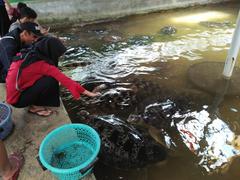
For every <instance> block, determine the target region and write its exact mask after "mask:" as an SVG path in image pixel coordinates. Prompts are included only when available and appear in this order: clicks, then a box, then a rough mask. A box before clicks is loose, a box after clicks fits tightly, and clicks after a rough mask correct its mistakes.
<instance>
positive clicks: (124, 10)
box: [28, 0, 236, 25]
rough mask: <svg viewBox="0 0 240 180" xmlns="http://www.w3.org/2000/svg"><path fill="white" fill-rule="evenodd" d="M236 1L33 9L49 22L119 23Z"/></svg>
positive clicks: (135, 0)
mask: <svg viewBox="0 0 240 180" xmlns="http://www.w3.org/2000/svg"><path fill="white" fill-rule="evenodd" d="M230 1H231V2H233V1H236V0H131V1H129V0H101V1H99V0H87V1H86V0H68V1H65V0H34V1H29V2H28V4H29V6H30V7H32V8H34V9H35V10H36V11H37V13H38V14H39V19H40V20H41V21H45V22H52V23H56V22H59V21H62V23H64V25H65V23H68V22H69V21H75V22H88V21H99V20H102V19H116V18H119V17H123V16H128V15H134V14H143V13H149V12H156V11H160V10H168V9H174V8H183V7H189V6H194V5H204V4H213V3H221V2H230Z"/></svg>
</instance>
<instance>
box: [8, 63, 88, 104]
mask: <svg viewBox="0 0 240 180" xmlns="http://www.w3.org/2000/svg"><path fill="white" fill-rule="evenodd" d="M22 62H23V60H19V61H14V62H12V64H11V66H10V68H9V71H8V75H7V78H6V90H7V103H9V104H15V103H17V101H18V99H19V97H20V95H21V92H20V91H19V90H17V89H16V76H17V73H18V69H19V67H20V65H21V64H22ZM43 76H51V77H53V78H55V79H56V80H57V81H59V82H60V84H61V85H63V86H64V87H66V88H67V89H68V90H69V91H70V92H71V93H72V95H73V97H74V98H75V99H78V98H79V97H80V94H81V93H83V92H84V91H85V89H84V88H83V87H82V86H81V85H80V84H78V83H77V82H75V81H73V80H71V79H70V78H69V77H67V76H65V75H64V74H63V73H62V72H61V71H60V70H59V69H58V68H57V67H55V66H53V65H50V64H48V63H46V62H45V61H37V62H35V63H32V64H30V65H29V66H28V67H26V68H24V69H22V73H21V75H20V76H19V78H18V87H19V88H20V89H21V90H25V89H27V88H29V87H31V86H32V85H33V84H34V83H35V82H36V81H37V80H38V79H40V78H41V77H43Z"/></svg>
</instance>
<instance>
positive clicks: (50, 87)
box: [13, 76, 60, 108]
mask: <svg viewBox="0 0 240 180" xmlns="http://www.w3.org/2000/svg"><path fill="white" fill-rule="evenodd" d="M31 105H35V106H52V107H58V106H60V97H59V83H58V81H57V80H55V79H54V78H52V77H49V76H44V77H42V78H40V79H39V80H37V81H36V82H35V83H34V85H33V86H31V87H29V88H27V89H26V90H24V91H23V92H21V95H20V97H19V99H18V102H17V103H16V104H13V106H15V107H18V108H23V107H27V106H31Z"/></svg>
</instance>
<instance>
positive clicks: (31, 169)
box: [0, 84, 95, 180]
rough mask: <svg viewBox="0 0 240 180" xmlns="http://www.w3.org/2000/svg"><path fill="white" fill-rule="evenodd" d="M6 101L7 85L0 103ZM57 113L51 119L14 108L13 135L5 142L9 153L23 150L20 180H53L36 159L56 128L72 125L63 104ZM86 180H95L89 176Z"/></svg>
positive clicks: (1, 86) (1, 91)
mask: <svg viewBox="0 0 240 180" xmlns="http://www.w3.org/2000/svg"><path fill="white" fill-rule="evenodd" d="M4 100H5V84H0V101H4ZM55 110H56V113H54V114H53V115H51V116H49V117H39V116H37V115H34V114H30V113H28V112H27V109H19V108H13V114H12V118H13V121H14V124H15V129H14V131H13V134H12V135H11V136H9V137H8V138H7V139H6V140H5V141H4V143H5V145H6V147H7V150H8V153H11V152H13V151H16V150H21V152H23V154H24V157H25V165H24V167H23V169H22V171H21V173H20V176H19V179H20V180H28V179H34V180H45V179H46V180H53V179H55V178H54V177H53V175H52V174H51V173H49V171H43V170H42V168H41V166H40V165H39V163H38V161H37V159H36V157H37V156H38V148H39V146H40V144H41V141H42V140H43V139H44V137H45V136H46V135H47V134H48V133H49V132H50V131H51V130H53V129H54V128H56V127H59V126H60V125H62V124H66V123H71V121H70V119H69V116H68V114H67V112H66V111H65V108H64V106H63V104H62V103H61V106H60V107H59V108H56V109H55ZM84 179H85V180H94V179H95V177H94V175H93V174H92V175H89V176H88V177H86V178H84Z"/></svg>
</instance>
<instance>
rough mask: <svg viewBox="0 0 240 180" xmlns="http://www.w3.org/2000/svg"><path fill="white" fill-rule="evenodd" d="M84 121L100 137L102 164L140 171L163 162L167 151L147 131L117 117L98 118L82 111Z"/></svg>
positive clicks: (105, 116)
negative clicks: (142, 168) (138, 169)
mask: <svg viewBox="0 0 240 180" xmlns="http://www.w3.org/2000/svg"><path fill="white" fill-rule="evenodd" d="M80 114H81V119H82V120H81V121H82V122H84V123H86V124H87V125H89V126H91V127H93V128H94V129H95V130H96V131H97V132H98V134H99V135H100V138H101V149H100V161H101V162H103V163H104V164H106V165H111V166H112V167H114V168H119V169H129V168H141V167H144V166H146V165H148V164H151V163H157V162H160V161H164V160H166V158H167V151H166V149H165V147H164V146H162V145H160V144H158V143H156V142H155V141H154V140H153V139H152V138H151V136H149V135H148V133H146V132H145V131H144V129H136V128H135V127H133V126H132V125H130V124H128V123H127V122H125V121H123V120H121V119H120V118H118V117H116V116H114V115H104V116H96V115H90V113H88V112H87V111H81V112H80Z"/></svg>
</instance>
